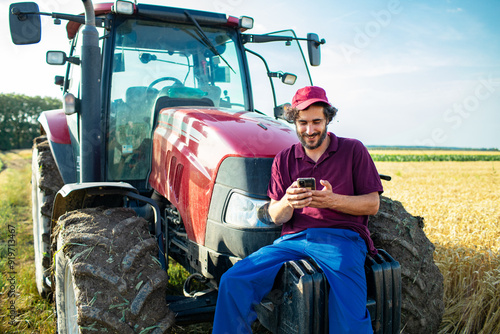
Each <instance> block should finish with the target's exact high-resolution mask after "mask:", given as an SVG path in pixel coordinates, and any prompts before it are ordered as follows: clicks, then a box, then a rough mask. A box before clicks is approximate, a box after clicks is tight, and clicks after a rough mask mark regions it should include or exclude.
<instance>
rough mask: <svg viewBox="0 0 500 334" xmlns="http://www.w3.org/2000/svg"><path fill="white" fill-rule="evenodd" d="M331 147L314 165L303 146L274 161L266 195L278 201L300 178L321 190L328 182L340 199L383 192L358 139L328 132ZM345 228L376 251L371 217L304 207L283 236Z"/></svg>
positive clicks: (299, 210)
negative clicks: (313, 181)
mask: <svg viewBox="0 0 500 334" xmlns="http://www.w3.org/2000/svg"><path fill="white" fill-rule="evenodd" d="M328 135H329V136H330V139H331V140H330V145H329V146H328V148H327V149H326V151H325V152H324V153H323V155H322V156H321V157H320V158H319V160H318V161H317V162H314V160H312V159H311V158H309V157H308V156H307V155H306V153H305V151H304V148H303V147H302V145H301V144H300V143H297V144H295V145H292V146H291V147H290V148H287V149H285V150H283V151H281V152H280V153H278V155H276V157H275V158H274V162H273V166H272V171H271V180H270V182H269V188H268V191H267V194H268V196H269V197H270V198H272V199H274V200H276V201H279V200H280V199H281V198H282V197H283V196H284V195H285V193H286V189H287V188H288V187H290V185H291V184H292V183H293V182H294V181H295V180H297V178H299V177H314V178H315V179H316V187H317V189H318V190H321V189H322V188H323V186H322V185H321V183H320V182H319V181H320V180H328V182H330V184H331V185H332V190H333V192H334V193H336V194H341V195H350V196H353V195H365V194H369V193H372V192H375V191H377V192H379V193H382V192H383V187H382V182H381V181H380V176H379V174H378V172H377V169H376V167H375V164H374V163H373V160H372V158H371V156H370V154H369V153H368V150H367V149H366V147H365V146H364V145H363V144H362V143H361V142H360V141H359V140H356V139H349V138H341V137H337V136H335V135H334V134H333V133H331V132H329V133H328ZM319 227H321V228H324V227H329V228H342V229H349V230H353V231H355V232H357V233H359V235H360V236H361V237H362V238H363V239H364V240H365V242H366V245H367V249H368V251H369V252H370V253H371V254H376V253H377V250H376V249H375V247H374V245H373V241H372V240H371V238H370V231H369V230H368V216H366V215H365V216H354V215H350V214H347V213H342V212H339V211H335V210H331V209H317V208H310V207H305V208H303V209H295V211H294V213H293V216H292V218H291V219H290V220H289V221H288V222H286V223H285V224H283V228H282V232H281V234H282V235H285V234H290V233H297V232H300V231H303V230H305V229H307V228H319Z"/></svg>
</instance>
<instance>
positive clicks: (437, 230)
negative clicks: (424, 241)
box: [376, 162, 500, 334]
mask: <svg viewBox="0 0 500 334" xmlns="http://www.w3.org/2000/svg"><path fill="white" fill-rule="evenodd" d="M376 165H377V168H378V170H379V172H380V173H381V174H388V175H391V176H392V177H393V179H392V181H390V182H386V181H384V188H385V193H384V194H385V195H386V196H388V197H391V198H392V199H394V200H398V201H401V202H402V203H403V205H404V206H405V208H406V209H407V210H408V211H409V212H410V213H411V214H413V215H417V216H422V217H424V219H425V232H426V234H427V236H428V237H429V239H430V240H431V241H432V242H433V243H434V244H435V245H436V252H435V255H434V258H435V261H436V263H437V264H438V266H439V269H440V270H441V272H442V273H443V276H444V282H445V283H444V284H445V296H444V298H445V305H446V306H445V308H446V309H445V314H444V317H443V322H442V324H441V328H440V333H485V334H486V333H500V205H499V203H500V175H499V169H500V162H409V163H393V162H377V163H376Z"/></svg>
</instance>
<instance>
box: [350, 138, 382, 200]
mask: <svg viewBox="0 0 500 334" xmlns="http://www.w3.org/2000/svg"><path fill="white" fill-rule="evenodd" d="M353 159H354V161H353V181H354V191H355V194H356V195H365V194H369V193H372V192H375V191H377V192H378V193H379V194H382V192H383V191H384V188H383V186H382V181H380V175H379V173H378V171H377V167H376V166H375V163H374V162H373V159H372V157H371V156H370V153H369V152H368V149H367V148H366V147H365V146H364V145H363V143H361V142H360V141H356V146H355V151H354V155H353Z"/></svg>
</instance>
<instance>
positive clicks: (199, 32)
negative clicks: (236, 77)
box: [184, 10, 236, 74]
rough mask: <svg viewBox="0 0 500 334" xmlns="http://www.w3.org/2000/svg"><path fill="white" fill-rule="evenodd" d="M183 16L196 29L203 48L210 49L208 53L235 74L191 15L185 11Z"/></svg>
mask: <svg viewBox="0 0 500 334" xmlns="http://www.w3.org/2000/svg"><path fill="white" fill-rule="evenodd" d="M184 14H186V16H187V17H188V18H189V19H190V20H191V21H192V22H193V23H194V25H195V27H196V31H197V32H198V34H199V35H200V37H201V39H202V41H203V43H204V44H205V46H206V47H208V48H209V49H210V51H212V52H213V53H214V54H215V55H216V56H219V57H220V59H222V61H223V62H224V63H226V65H227V66H228V67H229V68H230V69H231V71H233V73H234V74H236V72H235V70H233V68H232V67H231V65H229V63H228V62H227V61H226V59H224V57H222V55H221V54H220V52H219V51H218V50H217V48H216V47H215V45H214V44H213V43H212V41H211V40H210V39H209V38H208V37H207V35H206V34H205V32H204V31H203V29H202V28H201V26H200V25H199V24H198V21H196V19H195V18H194V17H193V16H192V15H191V14H189V12H188V11H187V10H186V11H184Z"/></svg>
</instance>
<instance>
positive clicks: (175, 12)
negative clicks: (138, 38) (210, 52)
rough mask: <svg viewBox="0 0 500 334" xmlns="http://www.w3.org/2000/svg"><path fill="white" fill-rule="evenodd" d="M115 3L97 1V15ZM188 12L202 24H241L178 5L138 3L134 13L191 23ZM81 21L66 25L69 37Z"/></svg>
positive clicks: (223, 15) (225, 16)
mask: <svg viewBox="0 0 500 334" xmlns="http://www.w3.org/2000/svg"><path fill="white" fill-rule="evenodd" d="M113 6H114V3H97V4H95V5H94V12H95V16H96V17H97V16H101V15H105V14H108V13H111V9H112V7H113ZM186 12H188V13H189V14H190V15H191V16H192V17H193V18H194V19H195V20H196V21H197V22H198V23H199V24H200V25H225V26H231V27H238V26H239V19H238V18H237V17H234V16H228V15H226V14H219V13H212V12H205V11H200V10H194V9H184V8H176V7H167V6H158V5H148V4H137V5H134V14H133V15H135V16H136V17H139V18H140V17H144V18H150V19H156V20H158V21H165V22H176V23H191V22H192V21H191V20H190V18H189V17H188V16H187V15H186ZM80 26H81V23H78V22H73V21H70V22H68V24H67V26H66V31H67V34H68V38H69V39H73V38H74V37H75V36H76V33H77V32H78V29H80Z"/></svg>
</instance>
